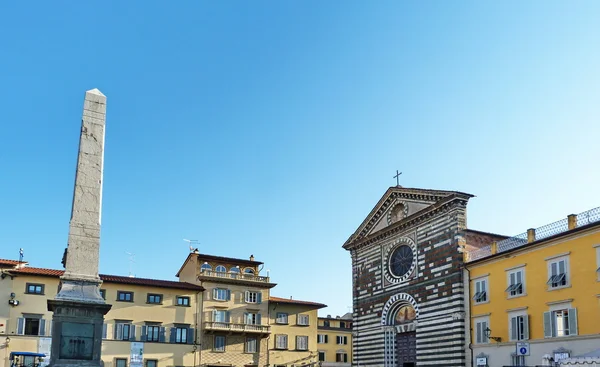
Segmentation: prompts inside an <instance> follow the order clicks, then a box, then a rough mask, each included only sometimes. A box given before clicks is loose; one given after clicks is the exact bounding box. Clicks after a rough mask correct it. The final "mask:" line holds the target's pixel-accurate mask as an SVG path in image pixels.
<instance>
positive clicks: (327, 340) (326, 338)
mask: <svg viewBox="0 0 600 367" xmlns="http://www.w3.org/2000/svg"><path fill="white" fill-rule="evenodd" d="M327 343H329V335H327V334H325V344H327Z"/></svg>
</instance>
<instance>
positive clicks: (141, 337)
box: [140, 325, 148, 342]
mask: <svg viewBox="0 0 600 367" xmlns="http://www.w3.org/2000/svg"><path fill="white" fill-rule="evenodd" d="M147 330H148V327H147V326H146V325H142V335H140V340H141V341H143V342H145V341H146V339H147V338H148V331H147Z"/></svg>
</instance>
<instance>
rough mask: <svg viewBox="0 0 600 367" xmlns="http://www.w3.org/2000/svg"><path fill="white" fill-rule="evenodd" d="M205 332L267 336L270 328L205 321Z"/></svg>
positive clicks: (266, 326)
mask: <svg viewBox="0 0 600 367" xmlns="http://www.w3.org/2000/svg"><path fill="white" fill-rule="evenodd" d="M204 330H205V331H227V332H231V333H254V334H269V333H270V332H271V327H270V326H268V325H251V324H232V323H230V322H217V321H207V322H205V323H204Z"/></svg>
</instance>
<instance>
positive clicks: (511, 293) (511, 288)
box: [506, 267, 527, 298]
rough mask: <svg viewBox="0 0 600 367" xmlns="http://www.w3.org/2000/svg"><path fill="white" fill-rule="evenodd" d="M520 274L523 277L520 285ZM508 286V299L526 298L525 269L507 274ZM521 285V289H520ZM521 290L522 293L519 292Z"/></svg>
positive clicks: (514, 270) (513, 270)
mask: <svg viewBox="0 0 600 367" xmlns="http://www.w3.org/2000/svg"><path fill="white" fill-rule="evenodd" d="M519 274H520V275H521V283H518V277H519ZM513 275H514V279H515V283H514V284H513V283H512V280H511V278H512V276H513ZM506 284H508V288H506V293H507V298H516V297H523V296H526V295H527V293H526V288H525V268H524V267H523V268H518V269H512V270H510V271H508V272H507V273H506ZM518 284H520V287H518ZM519 290H520V292H519Z"/></svg>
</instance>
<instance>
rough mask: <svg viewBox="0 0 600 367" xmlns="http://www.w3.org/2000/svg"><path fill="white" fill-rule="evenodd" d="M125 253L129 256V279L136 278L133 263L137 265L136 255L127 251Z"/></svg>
mask: <svg viewBox="0 0 600 367" xmlns="http://www.w3.org/2000/svg"><path fill="white" fill-rule="evenodd" d="M125 253H126V254H127V255H129V277H130V278H134V277H135V276H134V275H133V263H135V254H132V253H131V252H127V251H125Z"/></svg>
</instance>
